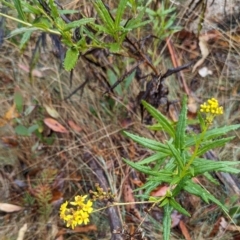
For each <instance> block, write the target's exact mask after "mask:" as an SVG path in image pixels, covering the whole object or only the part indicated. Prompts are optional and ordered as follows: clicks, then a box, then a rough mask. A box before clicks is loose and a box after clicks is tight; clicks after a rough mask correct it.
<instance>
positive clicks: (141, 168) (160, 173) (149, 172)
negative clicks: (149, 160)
mask: <svg viewBox="0 0 240 240" xmlns="http://www.w3.org/2000/svg"><path fill="white" fill-rule="evenodd" d="M123 161H124V162H126V163H127V164H128V165H129V166H131V167H132V168H134V169H136V170H138V171H139V172H142V173H145V174H147V175H150V176H161V177H163V178H168V177H169V176H171V175H172V173H171V172H169V173H166V171H164V170H163V171H153V170H152V169H151V168H150V167H146V166H143V165H139V164H137V163H135V162H132V161H130V160H127V159H125V158H123Z"/></svg>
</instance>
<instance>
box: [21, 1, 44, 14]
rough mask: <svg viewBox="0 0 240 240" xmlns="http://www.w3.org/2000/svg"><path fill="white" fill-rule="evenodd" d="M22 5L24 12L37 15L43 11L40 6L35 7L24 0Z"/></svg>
mask: <svg viewBox="0 0 240 240" xmlns="http://www.w3.org/2000/svg"><path fill="white" fill-rule="evenodd" d="M22 6H23V8H24V12H27V13H33V14H35V15H38V14H40V13H41V11H40V10H39V8H36V7H33V6H32V5H30V4H28V3H27V2H24V1H22Z"/></svg>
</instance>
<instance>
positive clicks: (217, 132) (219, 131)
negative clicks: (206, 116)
mask: <svg viewBox="0 0 240 240" xmlns="http://www.w3.org/2000/svg"><path fill="white" fill-rule="evenodd" d="M238 128H240V124H235V125H230V126H224V127H219V128H214V129H211V130H208V131H207V132H206V133H205V135H204V139H203V141H205V140H209V139H214V138H217V137H219V136H222V135H224V134H226V133H228V132H230V131H234V130H237V129H238ZM200 137H201V136H200V135H197V136H193V137H189V138H187V140H186V147H190V146H192V145H195V144H196V142H197V141H198V140H199V138H200Z"/></svg>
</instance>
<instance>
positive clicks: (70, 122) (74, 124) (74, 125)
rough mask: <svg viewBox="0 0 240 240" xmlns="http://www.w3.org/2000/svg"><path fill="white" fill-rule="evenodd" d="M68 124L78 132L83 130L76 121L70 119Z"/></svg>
mask: <svg viewBox="0 0 240 240" xmlns="http://www.w3.org/2000/svg"><path fill="white" fill-rule="evenodd" d="M68 125H69V126H70V128H71V129H72V130H74V131H76V132H81V131H82V128H81V127H79V126H78V125H77V124H76V123H74V122H73V121H72V120H68Z"/></svg>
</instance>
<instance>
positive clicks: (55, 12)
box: [49, 0, 59, 19]
mask: <svg viewBox="0 0 240 240" xmlns="http://www.w3.org/2000/svg"><path fill="white" fill-rule="evenodd" d="M49 7H50V8H51V16H52V17H53V19H56V18H57V17H59V12H58V8H57V6H56V4H55V2H54V0H49Z"/></svg>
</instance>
